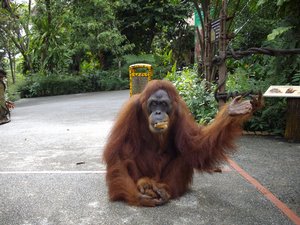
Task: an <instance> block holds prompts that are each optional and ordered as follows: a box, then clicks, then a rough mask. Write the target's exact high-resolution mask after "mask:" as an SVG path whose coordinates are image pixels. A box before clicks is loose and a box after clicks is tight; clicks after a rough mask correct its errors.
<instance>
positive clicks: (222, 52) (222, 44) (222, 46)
mask: <svg viewBox="0 0 300 225" xmlns="http://www.w3.org/2000/svg"><path fill="white" fill-rule="evenodd" d="M226 11H227V0H223V1H222V9H221V12H220V40H219V56H220V58H221V59H222V63H221V64H220V65H219V80H218V84H219V85H220V87H219V92H225V84H226V82H224V81H225V80H226V74H227V68H226V60H225V58H226V46H227V40H226ZM224 104H225V102H224V101H223V100H221V99H220V101H219V108H220V107H222V106H223V105H224Z"/></svg>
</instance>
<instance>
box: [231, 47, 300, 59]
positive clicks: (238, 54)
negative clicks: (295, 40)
mask: <svg viewBox="0 0 300 225" xmlns="http://www.w3.org/2000/svg"><path fill="white" fill-rule="evenodd" d="M253 54H262V55H270V56H282V55H297V54H300V48H295V49H274V48H264V47H261V48H249V49H247V50H245V51H239V50H238V51H234V50H233V49H230V50H229V51H227V56H226V58H234V59H241V58H243V57H246V56H249V55H253Z"/></svg>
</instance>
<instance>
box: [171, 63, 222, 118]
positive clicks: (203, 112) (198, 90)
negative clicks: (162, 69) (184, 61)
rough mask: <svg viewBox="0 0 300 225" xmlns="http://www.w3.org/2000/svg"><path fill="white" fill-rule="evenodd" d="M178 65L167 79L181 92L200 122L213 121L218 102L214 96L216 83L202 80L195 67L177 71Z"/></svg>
mask: <svg viewBox="0 0 300 225" xmlns="http://www.w3.org/2000/svg"><path fill="white" fill-rule="evenodd" d="M175 68H176V65H174V66H173V69H172V72H170V73H168V75H167V76H166V79H168V80H170V81H172V82H173V83H174V85H175V86H176V88H177V90H178V92H179V94H180V95H181V96H182V98H183V99H184V100H185V102H186V104H187V106H188V107H189V109H190V110H191V113H192V114H193V115H194V117H195V119H196V121H198V122H199V123H200V124H207V123H209V122H211V121H212V120H213V119H214V117H215V115H216V113H217V108H218V106H217V102H216V101H215V98H214V90H215V88H216V87H215V85H213V84H210V83H208V82H207V81H206V80H201V79H200V78H199V76H198V75H197V72H196V70H195V69H187V68H186V69H184V70H183V71H176V69H175Z"/></svg>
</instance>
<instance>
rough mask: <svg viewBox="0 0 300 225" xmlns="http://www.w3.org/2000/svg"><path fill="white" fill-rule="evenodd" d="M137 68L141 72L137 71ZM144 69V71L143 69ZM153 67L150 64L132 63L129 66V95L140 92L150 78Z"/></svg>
mask: <svg viewBox="0 0 300 225" xmlns="http://www.w3.org/2000/svg"><path fill="white" fill-rule="evenodd" d="M138 70H140V71H142V72H138ZM145 70H146V71H145ZM152 75H153V68H152V66H151V65H150V64H143V63H138V64H133V65H130V66H129V78H130V96H132V95H134V94H138V93H141V92H142V91H143V90H144V88H145V86H146V85H147V83H148V82H149V81H150V80H151V79H152Z"/></svg>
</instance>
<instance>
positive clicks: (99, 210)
mask: <svg viewBox="0 0 300 225" xmlns="http://www.w3.org/2000/svg"><path fill="white" fill-rule="evenodd" d="M128 98H129V92H128V91H114V92H100V93H89V94H77V95H66V96H56V97H43V98H33V99H22V100H20V101H18V102H17V104H16V105H17V107H16V109H15V110H14V111H13V113H12V122H11V123H8V124H5V125H2V126H0V162H1V163H0V225H15V224H18V225H19V224H26V225H29V224H34V225H35V224H36V225H48V224H51V225H52V224H53V225H56V224H61V225H69V224H70V225H71V224H76V225H77V224H82V225H86V224H105V225H109V224H113V225H115V224H139V225H140V224H164V225H165V224H166V225H167V224H173V225H177V224H178V225H181V224H182V225H188V224H228V225H229V224H230V225H232V224H237V225H238V224H249V225H250V224H251V225H253V224H264V225H267V224H280V225H282V224H283V225H284V224H294V223H293V222H292V221H291V220H290V219H289V218H288V217H287V216H286V215H285V214H284V213H282V212H281V211H280V210H279V209H278V208H277V207H276V206H275V205H274V204H273V203H272V202H271V201H269V200H268V199H267V198H266V197H265V196H264V195H263V194H262V193H261V192H259V191H257V189H256V188H255V187H254V186H253V185H252V184H250V183H249V182H248V181H246V180H245V179H244V178H243V177H242V176H241V175H240V174H239V173H238V172H237V171H235V170H234V169H232V168H231V167H230V166H229V165H225V166H224V169H225V172H223V173H216V174H213V175H208V174H197V175H196V176H195V178H194V182H193V186H192V188H191V190H190V192H189V193H187V194H186V195H184V196H183V197H181V198H179V199H177V200H173V201H171V202H170V203H169V204H167V205H164V206H162V207H158V208H137V207H130V206H127V205H125V204H123V203H110V202H108V200H107V189H106V186H105V180H104V176H105V167H104V165H103V164H102V163H101V161H100V158H101V151H102V147H103V145H104V144H105V140H106V137H107V134H108V132H109V129H110V128H111V126H112V123H113V120H114V118H115V116H116V114H117V112H118V110H119V109H120V107H121V105H122V104H123V103H124V102H125V101H126V100H127V99H128ZM238 146H239V151H238V153H237V154H235V156H234V158H233V160H234V161H235V162H237V163H238V164H239V166H241V167H242V168H243V169H244V170H245V171H246V172H247V173H249V174H250V175H251V176H252V177H254V178H255V179H257V180H258V181H259V182H260V183H261V184H262V185H263V186H265V187H266V188H268V190H270V191H271V192H272V193H273V194H274V195H275V196H276V197H277V198H278V199H279V200H280V201H282V202H283V203H285V204H286V205H287V206H288V208H289V209H291V210H293V212H294V213H295V215H297V214H298V215H300V177H299V174H300V167H299V161H300V144H292V143H287V142H285V141H284V140H281V139H274V138H265V137H253V136H246V137H243V138H242V139H241V140H240V141H239V142H238Z"/></svg>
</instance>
